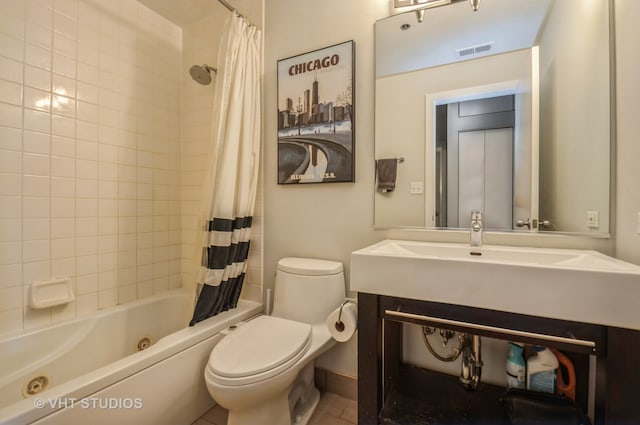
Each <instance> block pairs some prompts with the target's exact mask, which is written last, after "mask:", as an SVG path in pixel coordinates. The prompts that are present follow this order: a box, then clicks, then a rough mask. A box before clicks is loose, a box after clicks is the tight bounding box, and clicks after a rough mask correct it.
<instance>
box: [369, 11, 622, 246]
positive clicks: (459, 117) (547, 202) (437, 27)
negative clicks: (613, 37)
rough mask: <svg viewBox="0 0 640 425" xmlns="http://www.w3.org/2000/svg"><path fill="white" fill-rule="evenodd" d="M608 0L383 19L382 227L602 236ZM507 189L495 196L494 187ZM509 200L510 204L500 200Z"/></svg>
mask: <svg viewBox="0 0 640 425" xmlns="http://www.w3.org/2000/svg"><path fill="white" fill-rule="evenodd" d="M610 13H611V5H610V0H586V1H580V2H567V1H558V0H536V1H530V0H483V1H482V2H481V4H480V9H479V10H478V11H477V12H473V11H472V10H471V8H470V7H469V2H466V1H462V2H457V3H452V4H449V5H447V6H441V7H435V8H430V9H426V10H425V13H424V14H423V17H422V22H418V19H417V14H416V12H414V11H411V12H407V13H402V14H399V15H394V16H391V17H389V18H385V19H382V20H380V21H378V22H376V24H375V43H376V46H375V47H376V81H375V89H376V105H375V138H376V139H375V156H376V160H378V159H393V158H398V159H400V158H402V159H403V161H402V162H400V161H398V164H397V171H396V185H395V189H394V190H393V191H387V192H383V191H381V190H376V194H375V225H376V227H379V228H380V227H382V228H388V227H437V228H468V227H469V219H470V209H480V210H481V211H483V212H484V216H485V219H486V220H487V222H491V225H490V226H489V227H487V229H492V230H498V231H519V232H534V231H542V232H547V231H553V232H563V233H565V232H570V233H580V234H589V235H593V236H607V235H608V234H609V196H610V195H609V192H610V175H611V161H610V149H611V148H610V139H611V137H610V136H611V129H610V122H611V112H610V102H611V94H610V93H611V91H610V84H611V83H610V73H611V69H610V28H609V23H610ZM499 194H500V195H501V197H498V195H499ZM503 198H504V199H503Z"/></svg>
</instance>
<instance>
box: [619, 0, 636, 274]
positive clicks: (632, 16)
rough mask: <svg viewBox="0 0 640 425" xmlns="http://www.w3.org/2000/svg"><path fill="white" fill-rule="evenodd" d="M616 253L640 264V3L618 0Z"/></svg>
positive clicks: (622, 257)
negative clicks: (639, 23)
mask: <svg viewBox="0 0 640 425" xmlns="http://www.w3.org/2000/svg"><path fill="white" fill-rule="evenodd" d="M615 7H616V14H615V16H616V43H617V44H616V56H617V58H618V60H617V62H616V67H617V68H616V80H617V81H616V84H617V91H616V93H617V139H618V143H617V145H618V146H617V150H618V151H617V155H616V157H617V164H616V169H617V177H616V178H617V184H616V186H617V189H618V190H617V191H616V197H617V202H616V256H617V257H619V258H621V259H623V260H626V261H630V262H633V263H636V264H640V235H639V232H638V230H639V229H638V222H639V221H640V217H639V216H638V214H639V213H640V185H638V182H640V167H638V159H639V158H640V137H639V136H638V135H639V134H640V120H639V119H638V117H639V116H640V107H639V106H638V101H639V99H640V81H639V80H638V69H639V68H640V49H638V40H640V27H639V26H638V19H637V17H638V16H640V2H638V1H636V0H616V1H615Z"/></svg>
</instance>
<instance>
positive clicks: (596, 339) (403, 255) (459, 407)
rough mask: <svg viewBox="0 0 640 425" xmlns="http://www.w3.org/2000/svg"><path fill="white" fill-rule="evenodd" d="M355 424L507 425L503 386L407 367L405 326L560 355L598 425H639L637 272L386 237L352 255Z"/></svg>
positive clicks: (523, 252)
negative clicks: (469, 383) (472, 385)
mask: <svg viewBox="0 0 640 425" xmlns="http://www.w3.org/2000/svg"><path fill="white" fill-rule="evenodd" d="M351 289H352V290H354V291H357V292H358V303H359V310H358V321H359V331H358V376H359V382H358V388H359V389H358V423H359V424H361V425H373V424H394V425H396V424H397V425H400V424H413V425H418V424H430V425H431V424H478V423H484V424H503V423H504V424H508V423H509V421H508V418H507V417H506V415H505V412H504V409H503V407H502V405H501V403H500V397H501V396H502V394H503V393H504V391H505V388H503V387H500V386H497V385H492V384H489V383H484V382H481V383H480V385H479V386H478V388H477V390H476V391H466V390H465V389H464V388H463V387H462V386H461V385H460V383H459V382H458V379H457V377H455V376H449V375H445V374H441V373H437V372H432V371H429V370H425V369H422V368H418V367H415V366H411V365H407V364H404V363H403V361H402V360H403V353H402V346H403V345H402V335H403V334H402V326H403V324H405V323H409V324H417V325H425V326H432V327H436V328H446V329H450V330H453V331H458V332H465V333H469V334H474V335H479V336H480V337H490V338H497V339H502V340H505V341H514V342H522V343H525V344H535V345H543V346H547V347H553V348H557V349H559V350H561V351H562V352H564V353H565V354H566V355H567V356H568V357H570V358H571V360H572V361H573V364H574V366H575V369H576V375H577V381H578V386H577V389H576V404H577V405H578V406H579V407H580V408H581V409H582V410H583V411H584V412H585V413H588V414H589V416H590V418H591V420H592V422H593V423H594V424H596V425H601V424H607V425H612V424H615V425H619V424H623V425H624V424H637V423H640V408H639V407H638V403H637V396H636V395H635V394H637V385H638V383H640V367H638V365H637V363H638V358H640V314H638V313H637V300H638V299H640V267H639V266H635V265H632V264H629V263H625V262H623V261H620V260H617V259H614V258H611V257H608V256H605V255H602V254H600V253H598V252H595V251H587V250H573V249H546V248H525V247H507V246H491V245H485V246H482V247H471V246H469V245H467V244H455V243H429V242H416V241H400V240H384V241H381V242H379V243H377V244H374V245H371V246H369V247H365V248H363V249H360V250H358V251H354V252H353V253H352V256H351Z"/></svg>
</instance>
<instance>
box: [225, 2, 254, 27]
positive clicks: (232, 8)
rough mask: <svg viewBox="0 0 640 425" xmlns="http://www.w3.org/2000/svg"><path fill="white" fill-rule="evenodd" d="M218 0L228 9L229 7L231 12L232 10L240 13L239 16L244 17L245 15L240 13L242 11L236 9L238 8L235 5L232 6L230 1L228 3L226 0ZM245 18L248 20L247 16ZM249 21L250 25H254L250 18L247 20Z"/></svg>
mask: <svg viewBox="0 0 640 425" xmlns="http://www.w3.org/2000/svg"><path fill="white" fill-rule="evenodd" d="M218 1H219V2H220V4H221V5H223V6H224V7H226V8H227V9H229V11H230V12H232V13H237V14H238V16H240V17H241V18H244V16H243V15H242V13H240V12H239V11H238V9H236V8H235V7H233V6H231V5H230V4H229V3H227V2H226V1H225V0H218ZM245 20H246V18H245ZM247 22H248V23H249V24H250V25H253V24H251V22H249V21H248V20H247Z"/></svg>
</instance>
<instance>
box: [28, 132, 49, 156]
mask: <svg viewBox="0 0 640 425" xmlns="http://www.w3.org/2000/svg"><path fill="white" fill-rule="evenodd" d="M23 140H24V145H23V151H24V152H28V153H39V154H42V155H49V153H51V135H50V134H48V133H37V132H33V131H26V130H25V131H24V137H23Z"/></svg>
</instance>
